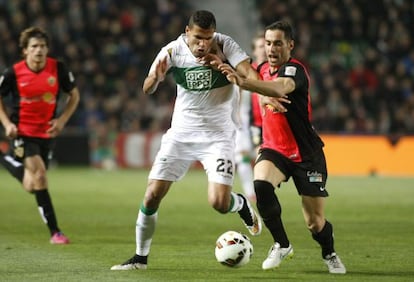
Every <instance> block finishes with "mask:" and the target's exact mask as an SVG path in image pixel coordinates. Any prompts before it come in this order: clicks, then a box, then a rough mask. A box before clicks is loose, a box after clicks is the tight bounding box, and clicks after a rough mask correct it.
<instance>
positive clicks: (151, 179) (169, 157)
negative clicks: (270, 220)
mask: <svg viewBox="0 0 414 282" xmlns="http://www.w3.org/2000/svg"><path fill="white" fill-rule="evenodd" d="M217 58H218V59H219V60H221V61H228V62H229V63H230V64H231V65H232V66H234V67H235V68H236V69H237V70H238V71H239V72H241V73H242V74H243V75H245V76H247V77H250V78H252V79H258V75H257V73H256V72H255V70H254V69H253V68H252V67H251V65H250V62H249V57H248V55H247V54H246V53H245V52H244V51H243V50H242V49H241V48H240V47H239V45H238V44H237V43H236V42H235V41H234V40H233V39H232V38H230V37H229V36H227V35H224V34H221V33H217V32H216V20H215V17H214V15H213V14H212V13H210V12H208V11H196V12H195V13H194V14H193V15H192V16H191V17H190V20H189V22H188V25H187V26H186V28H185V34H182V35H180V36H179V37H178V38H177V39H176V40H175V41H172V42H170V43H169V44H167V45H166V46H165V47H164V48H162V49H161V51H160V52H159V53H158V55H157V57H156V58H155V60H154V62H153V64H152V66H151V68H150V71H149V74H148V76H147V78H146V79H145V81H144V85H143V90H144V93H145V94H152V93H154V92H155V90H156V89H157V87H158V84H159V83H160V82H162V81H163V80H164V79H165V76H166V74H167V72H168V73H171V74H172V76H173V78H174V80H175V82H176V84H177V97H176V101H175V106H174V113H173V116H172V121H171V127H170V129H169V130H168V131H167V132H166V133H165V134H164V136H163V138H162V143H161V148H160V150H159V151H158V153H157V155H156V157H155V161H154V163H153V166H152V168H151V171H150V174H149V176H148V183H147V189H146V192H145V196H144V199H143V201H142V204H141V207H140V209H139V212H138V218H137V221H136V250H135V254H134V256H133V257H132V258H130V259H129V260H127V261H125V262H124V263H122V264H120V265H114V266H113V267H112V268H111V269H112V270H132V269H146V268H147V263H148V255H149V252H150V247H151V242H152V237H153V234H154V232H155V227H156V223H157V217H158V208H159V206H160V203H161V200H162V199H163V198H164V196H165V195H166V194H167V192H168V191H169V189H170V187H171V185H172V183H173V182H176V181H178V180H180V179H181V178H182V177H184V175H185V174H186V173H187V171H188V169H189V168H190V167H191V165H192V163H193V162H195V161H200V162H201V164H202V165H203V167H204V169H205V171H206V174H207V178H208V201H209V203H210V205H211V206H212V207H213V208H214V209H215V210H217V211H218V212H220V213H223V214H225V213H229V212H233V213H235V212H238V213H239V215H240V217H241V218H242V220H243V222H244V224H245V225H246V227H247V228H248V230H249V232H250V234H252V235H259V234H260V232H261V221H260V218H259V217H258V216H257V215H256V212H255V211H254V210H253V209H252V207H251V206H250V203H249V201H248V199H247V198H245V197H244V196H243V195H242V194H236V193H234V192H232V185H233V181H234V170H235V167H234V166H235V164H234V145H235V144H234V142H235V134H236V122H235V119H236V117H235V111H236V107H235V92H234V86H233V85H232V84H231V83H229V82H228V80H227V79H226V77H225V76H224V75H223V74H222V73H221V72H220V71H219V70H218V69H217V68H216V67H215V65H216V64H215V63H214V64H213V60H212V59H217ZM216 63H217V62H216ZM199 188H200V187H194V189H199ZM185 200H187V201H191V196H190V195H189V197H188V198H187V199H185ZM181 224H186V225H188V224H197V222H184V223H181Z"/></svg>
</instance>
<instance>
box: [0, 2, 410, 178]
mask: <svg viewBox="0 0 414 282" xmlns="http://www.w3.org/2000/svg"><path fill="white" fill-rule="evenodd" d="M194 9H208V10H211V11H213V12H214V13H215V15H216V18H217V21H218V31H220V32H223V33H227V34H229V35H231V36H232V37H234V38H235V39H236V40H237V41H238V42H239V43H240V44H241V45H242V47H243V48H244V49H245V50H246V51H247V52H250V51H251V49H250V41H251V38H252V37H253V36H254V34H256V33H257V32H258V31H259V30H261V29H263V27H264V26H266V25H267V24H269V23H271V22H273V21H276V20H279V19H287V20H289V21H290V22H292V24H293V25H294V26H295V28H296V32H297V37H296V42H297V44H296V48H295V50H294V56H295V57H297V58H299V59H300V60H302V61H304V62H305V63H306V64H307V65H308V67H309V70H310V73H311V76H312V78H313V81H312V82H313V84H312V102H313V107H314V111H313V119H314V122H313V123H314V125H315V127H316V129H317V130H318V131H319V132H320V133H322V135H323V138H324V140H325V142H326V152H327V155H328V156H327V157H328V166H329V170H330V171H331V172H333V173H334V174H377V173H378V174H385V175H411V176H412V175H414V167H413V166H412V165H411V162H409V160H410V161H411V160H412V159H413V158H414V150H413V148H414V137H413V136H414V48H413V45H414V44H413V43H414V42H413V38H414V2H413V1H412V0H378V1H369V0H326V1H318V0H301V1H299V0H289V1H287V0H256V1H253V0H226V1H220V0H210V1H201V0H192V1H190V0H188V1H185V0H140V1H132V0H128V1H127V0H124V1H114V0H84V1H81V0H43V1H42V0H30V1H23V0H13V1H7V0H0V42H1V44H0V71H3V70H4V69H5V67H7V66H10V65H12V64H13V63H14V62H16V61H17V60H19V59H20V50H19V49H18V36H19V33H20V32H21V31H22V30H23V29H24V28H26V27H28V26H31V25H37V26H41V27H43V28H44V29H46V30H47V31H48V32H49V34H50V36H51V46H50V47H51V50H50V55H51V56H53V57H57V58H60V59H62V60H63V61H65V62H66V63H67V64H68V65H69V67H70V69H71V70H72V71H73V72H74V74H75V77H76V79H77V85H78V87H79V89H80V93H81V97H82V100H81V104H80V107H79V109H78V111H77V112H76V114H75V115H74V117H73V118H72V119H71V120H70V122H69V124H68V125H67V128H66V129H65V132H64V134H63V135H62V136H60V137H59V138H58V140H57V141H58V142H57V143H58V144H57V148H56V152H55V161H56V162H57V163H58V164H61V165H66V164H68V165H91V166H95V167H102V166H105V167H108V168H111V167H113V166H119V167H147V166H148V165H149V164H150V162H151V159H152V157H153V155H154V153H155V152H156V150H157V149H158V145H159V138H160V136H161V134H162V132H164V131H165V129H166V128H168V126H169V121H170V116H171V112H172V107H173V102H174V98H175V85H174V83H172V82H171V81H168V82H167V83H164V84H162V85H161V87H160V88H159V90H158V92H157V93H156V95H151V96H147V95H143V94H142V93H141V92H142V90H141V85H142V82H143V79H144V78H145V76H146V74H147V71H148V68H149V66H150V63H151V62H152V60H153V58H154V56H155V55H156V53H157V52H158V50H159V49H160V48H161V47H162V46H163V45H164V44H166V43H167V42H169V41H170V40H173V39H175V38H176V37H177V36H178V35H179V34H180V33H182V32H183V30H184V28H185V25H186V23H187V19H188V17H189V15H190V14H191V12H192V11H193V10H194ZM2 130H3V129H1V132H0V141H1V140H3V141H2V143H1V145H2V146H3V147H7V141H5V139H4V134H3V132H2Z"/></svg>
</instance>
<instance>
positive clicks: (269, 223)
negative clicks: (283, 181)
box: [254, 180, 290, 248]
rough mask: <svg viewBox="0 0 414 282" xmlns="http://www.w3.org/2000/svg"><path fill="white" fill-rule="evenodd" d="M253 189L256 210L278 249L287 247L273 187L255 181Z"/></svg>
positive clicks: (280, 210)
mask: <svg viewBox="0 0 414 282" xmlns="http://www.w3.org/2000/svg"><path fill="white" fill-rule="evenodd" d="M254 189H255V192H256V197H257V204H256V205H257V209H258V211H259V213H260V216H261V217H262V219H263V222H264V224H265V225H266V227H267V229H269V231H270V233H271V234H272V237H273V240H274V241H275V242H278V243H279V244H280V247H282V248H287V247H289V244H290V243H289V239H288V237H287V234H286V231H285V228H284V226H283V222H282V217H281V216H282V207H281V206H280V203H279V200H278V198H277V196H276V194H275V191H274V190H275V189H274V187H273V185H272V184H271V183H269V182H267V181H263V180H255V181H254Z"/></svg>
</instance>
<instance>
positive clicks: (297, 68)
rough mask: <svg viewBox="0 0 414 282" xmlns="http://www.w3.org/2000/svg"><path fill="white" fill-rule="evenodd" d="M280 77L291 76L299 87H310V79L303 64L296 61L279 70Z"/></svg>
mask: <svg viewBox="0 0 414 282" xmlns="http://www.w3.org/2000/svg"><path fill="white" fill-rule="evenodd" d="M278 77H291V78H292V79H293V80H294V81H295V85H296V88H297V89H303V88H305V89H306V88H308V83H309V82H308V79H307V76H306V73H305V70H304V69H303V66H301V65H299V64H296V63H287V64H285V65H283V66H282V67H281V68H280V69H279V71H278Z"/></svg>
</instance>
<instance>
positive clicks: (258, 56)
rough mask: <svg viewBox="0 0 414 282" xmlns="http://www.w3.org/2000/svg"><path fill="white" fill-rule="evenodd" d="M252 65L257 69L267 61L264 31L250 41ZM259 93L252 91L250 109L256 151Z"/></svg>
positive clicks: (259, 139)
mask: <svg viewBox="0 0 414 282" xmlns="http://www.w3.org/2000/svg"><path fill="white" fill-rule="evenodd" d="M252 54H253V63H252V66H253V68H254V69H255V70H257V68H258V66H259V65H261V64H263V63H264V62H266V61H267V57H266V50H265V38H264V32H259V33H258V34H257V35H256V36H255V37H254V38H253V41H252ZM258 95H259V94H257V93H252V95H251V98H250V100H251V109H250V134H251V138H252V142H253V145H254V146H255V149H256V153H257V151H258V150H259V146H260V145H261V144H262V141H263V137H262V109H261V107H260V104H259V96H258Z"/></svg>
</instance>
